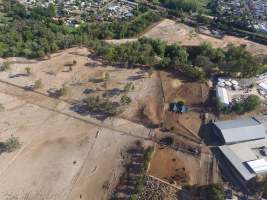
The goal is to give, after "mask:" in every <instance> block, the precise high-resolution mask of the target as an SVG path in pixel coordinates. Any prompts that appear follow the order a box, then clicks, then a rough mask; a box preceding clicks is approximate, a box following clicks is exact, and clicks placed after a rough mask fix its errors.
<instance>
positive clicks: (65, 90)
mask: <svg viewBox="0 0 267 200" xmlns="http://www.w3.org/2000/svg"><path fill="white" fill-rule="evenodd" d="M56 93H57V96H59V97H61V96H65V95H66V94H67V93H68V88H67V87H66V85H65V84H63V86H62V88H60V89H58V90H57V92H56Z"/></svg>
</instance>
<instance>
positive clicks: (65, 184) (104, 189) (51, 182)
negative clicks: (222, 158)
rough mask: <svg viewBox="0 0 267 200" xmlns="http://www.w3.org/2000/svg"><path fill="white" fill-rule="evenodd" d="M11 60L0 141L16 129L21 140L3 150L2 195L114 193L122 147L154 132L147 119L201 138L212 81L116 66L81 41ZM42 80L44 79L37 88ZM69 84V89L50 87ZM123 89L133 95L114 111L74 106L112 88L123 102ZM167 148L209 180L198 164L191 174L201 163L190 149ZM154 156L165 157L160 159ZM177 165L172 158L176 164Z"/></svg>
mask: <svg viewBox="0 0 267 200" xmlns="http://www.w3.org/2000/svg"><path fill="white" fill-rule="evenodd" d="M4 61H8V62H9V63H10V69H8V70H6V71H3V72H0V104H1V105H2V106H1V107H2V108H1V109H0V110H1V111H2V112H1V118H0V142H2V141H5V140H6V139H8V138H10V137H11V136H12V135H13V136H14V137H18V139H19V141H20V142H21V143H22V146H21V148H20V149H18V150H17V151H15V152H12V153H2V154H1V155H0V199H1V200H2V199H3V200H9V199H12V198H13V199H18V200H22V199H23V200H39V199H46V200H76V199H86V200H101V199H107V197H108V196H109V194H111V191H112V190H113V188H114V187H115V185H116V182H118V179H119V177H120V174H121V172H122V171H123V167H122V160H123V156H122V155H123V151H125V150H126V149H127V147H129V145H130V144H132V143H133V142H136V140H144V139H147V138H150V136H153V135H154V131H153V130H152V129H150V128H147V127H149V126H148V125H151V124H152V125H153V124H154V125H159V124H160V122H163V123H164V125H165V126H166V127H167V128H171V127H174V130H173V132H174V133H178V135H179V137H180V136H181V135H186V136H188V137H189V139H190V137H192V138H193V139H196V138H198V135H197V134H198V129H199V127H200V125H201V120H200V118H199V112H200V111H199V110H198V105H199V104H201V102H203V101H205V98H206V93H207V92H208V89H209V88H208V87H207V86H206V85H205V84H199V83H191V82H188V81H187V80H185V79H183V77H182V76H181V77H180V76H176V75H175V76H174V75H173V74H172V73H171V72H160V71H154V72H152V73H151V72H150V71H149V68H134V69H126V68H119V67H117V66H110V65H107V64H105V63H104V62H103V61H102V60H100V59H99V58H97V57H95V55H94V54H93V53H91V52H90V51H88V50H87V49H86V48H81V47H75V48H71V49H66V50H64V51H59V52H58V53H56V54H52V55H51V56H50V58H47V59H43V60H34V59H31V60H29V59H24V58H8V59H0V62H4ZM107 74H108V75H107ZM106 77H108V78H106ZM104 78H106V81H103V79H104ZM37 81H39V82H41V84H40V85H41V86H40V85H39V86H40V87H37V88H34V89H32V87H33V86H34V85H35V84H36V82H37ZM63 87H64V88H66V93H64V94H63V96H60V97H58V98H55V97H54V96H53V95H51V94H53V91H55V90H58V89H60V88H63ZM126 87H128V90H127V91H126V90H125V88H126ZM123 95H127V96H129V97H130V98H131V103H130V104H129V105H127V106H124V107H123V112H121V113H120V114H118V115H116V116H115V117H109V118H105V119H101V120H100V119H98V118H97V117H95V116H94V115H91V114H88V113H87V114H84V113H82V114H81V113H79V112H77V111H76V110H75V109H73V105H75V104H76V103H77V102H80V101H81V100H82V99H84V98H86V97H90V96H106V97H107V98H109V99H111V100H112V101H117V102H119V101H120V98H121V97H122V96H123ZM174 100H184V101H185V102H186V104H187V105H189V107H190V110H189V112H188V113H185V114H183V115H179V114H174V113H171V112H169V111H168V109H166V108H167V107H168V106H166V105H168V103H169V102H171V101H174ZM181 138H184V136H183V137H181ZM198 139H199V138H198ZM163 152H164V151H163ZM168 153H169V154H170V155H166V159H167V160H166V163H167V165H169V164H168V163H169V162H170V163H172V164H173V163H176V164H177V165H178V166H181V167H180V168H182V165H186V166H185V169H186V170H185V171H184V173H186V174H190V175H188V181H189V182H190V183H191V182H192V183H195V182H198V181H200V182H201V181H202V180H199V179H198V180H195V179H194V173H195V172H192V174H193V176H192V175H191V169H190V167H194V166H195V165H194V164H193V165H192V164H191V165H187V163H191V161H188V160H187V159H190V158H187V157H188V156H186V154H184V153H182V152H181V153H179V152H178V153H177V152H176V153H175V155H177V156H178V157H177V158H175V159H176V160H177V162H174V161H170V159H172V157H173V156H174V154H173V152H167V153H162V154H163V155H162V156H160V157H165V154H168ZM153 159H155V158H153ZM162 159H164V158H162ZM168 159H169V160H168ZM178 161H179V162H178ZM152 162H156V164H155V166H157V165H160V164H157V163H158V162H160V160H158V161H157V160H156V161H152ZM164 162H165V161H164ZM192 162H195V161H192ZM200 163H201V161H200ZM152 166H153V165H152ZM176 169H177V167H176V166H170V171H171V170H174V171H175V170H176ZM178 170H181V169H178ZM175 172H178V171H175ZM188 172H190V173H188ZM160 173H161V172H160ZM162 173H168V172H163V171H162ZM163 175H164V174H163ZM163 175H161V174H159V176H163ZM202 182H203V181H202Z"/></svg>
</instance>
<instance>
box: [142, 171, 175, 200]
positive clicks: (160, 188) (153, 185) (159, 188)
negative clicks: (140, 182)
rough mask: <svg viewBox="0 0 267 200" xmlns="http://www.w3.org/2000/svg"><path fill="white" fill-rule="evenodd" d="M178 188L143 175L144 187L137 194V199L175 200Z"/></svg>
mask: <svg viewBox="0 0 267 200" xmlns="http://www.w3.org/2000/svg"><path fill="white" fill-rule="evenodd" d="M178 192H179V189H177V188H175V187H173V186H171V185H169V184H166V183H164V182H161V181H159V180H157V179H154V178H152V177H150V176H146V177H145V181H144V188H143V190H142V192H141V193H140V194H139V196H138V200H165V199H166V200H167V199H168V200H177V198H178Z"/></svg>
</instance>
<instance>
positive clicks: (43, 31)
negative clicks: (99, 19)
mask: <svg viewBox="0 0 267 200" xmlns="http://www.w3.org/2000/svg"><path fill="white" fill-rule="evenodd" d="M6 2H8V3H6V4H4V5H5V6H4V11H5V13H7V15H8V16H9V17H10V18H12V20H11V21H10V22H9V23H8V24H6V25H3V26H0V56H26V57H42V56H44V55H47V54H50V53H52V52H55V51H57V50H58V49H64V48H68V47H71V46H72V45H77V44H81V45H86V46H88V47H90V48H91V49H94V50H95V51H96V53H97V54H98V55H100V56H102V57H103V58H104V59H105V60H106V61H107V62H109V63H111V64H121V65H124V66H126V67H129V66H134V65H154V66H156V67H160V68H165V69H175V70H179V71H181V72H182V73H184V74H185V75H187V76H188V77H189V78H191V79H192V80H200V79H204V78H205V77H208V76H210V75H212V74H213V72H216V73H218V72H223V73H226V74H228V75H231V76H241V77H251V76H254V75H256V74H258V73H259V72H261V71H262V70H263V69H264V64H267V59H266V58H264V57H256V56H253V55H252V54H251V53H249V52H248V51H247V50H246V48H245V46H240V47H236V46H233V45H229V46H228V47H227V48H226V49H220V48H213V47H212V46H211V45H210V44H203V45H201V46H200V47H194V48H192V49H190V48H189V49H186V48H184V47H181V46H179V45H177V44H172V45H166V43H165V42H162V41H159V40H153V39H148V38H141V39H139V40H138V41H136V42H133V43H127V44H121V45H112V44H107V43H105V42H102V41H100V40H99V39H103V38H110V37H111V38H114V37H115V38H116V37H117V38H121V37H126V36H127V37H128V36H131V35H134V34H137V33H139V32H140V31H142V30H143V29H145V28H146V27H147V26H148V25H149V24H150V23H152V22H154V21H157V20H159V19H160V17H161V16H162V14H160V13H157V12H153V11H150V10H149V11H147V12H145V13H143V14H142V15H140V16H138V17H137V18H135V19H133V20H132V21H130V22H123V23H119V22H114V23H108V24H102V23H99V24H96V23H94V24H84V25H81V26H80V27H79V28H70V27H67V26H65V25H64V24H63V23H62V22H60V21H58V22H56V21H54V20H53V19H52V16H54V15H55V11H54V8H53V6H49V7H48V8H42V10H41V9H39V8H33V9H32V10H26V9H25V8H24V7H23V6H22V5H20V4H18V3H16V2H13V0H9V1H6ZM10 2H12V3H10ZM44 12H45V13H46V14H44Z"/></svg>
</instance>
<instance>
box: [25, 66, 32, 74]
mask: <svg viewBox="0 0 267 200" xmlns="http://www.w3.org/2000/svg"><path fill="white" fill-rule="evenodd" d="M25 71H26V74H27V76H29V75H30V74H31V68H30V67H26V68H25Z"/></svg>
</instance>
